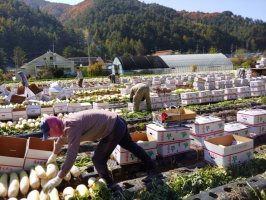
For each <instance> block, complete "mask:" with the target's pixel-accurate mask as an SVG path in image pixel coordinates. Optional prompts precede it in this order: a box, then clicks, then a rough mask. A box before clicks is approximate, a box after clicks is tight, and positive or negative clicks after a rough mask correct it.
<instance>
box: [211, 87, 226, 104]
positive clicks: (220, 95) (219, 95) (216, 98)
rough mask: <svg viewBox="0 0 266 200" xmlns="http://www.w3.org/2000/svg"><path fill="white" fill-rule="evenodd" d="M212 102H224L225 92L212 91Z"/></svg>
mask: <svg viewBox="0 0 266 200" xmlns="http://www.w3.org/2000/svg"><path fill="white" fill-rule="evenodd" d="M211 92H212V102H220V101H223V100H224V90H212V91H211Z"/></svg>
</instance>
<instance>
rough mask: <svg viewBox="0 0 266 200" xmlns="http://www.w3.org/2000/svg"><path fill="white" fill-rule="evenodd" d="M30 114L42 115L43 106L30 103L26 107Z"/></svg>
mask: <svg viewBox="0 0 266 200" xmlns="http://www.w3.org/2000/svg"><path fill="white" fill-rule="evenodd" d="M26 112H27V115H28V116H39V115H41V106H40V105H28V106H27V108H26Z"/></svg>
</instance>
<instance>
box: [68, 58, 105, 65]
mask: <svg viewBox="0 0 266 200" xmlns="http://www.w3.org/2000/svg"><path fill="white" fill-rule="evenodd" d="M68 60H71V61H74V63H75V66H86V67H87V66H89V63H90V64H94V63H96V62H101V63H103V62H104V61H103V59H102V58H101V57H90V58H88V57H75V58H68Z"/></svg>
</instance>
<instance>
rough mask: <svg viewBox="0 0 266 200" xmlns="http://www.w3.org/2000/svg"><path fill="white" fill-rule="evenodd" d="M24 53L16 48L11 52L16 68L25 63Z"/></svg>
mask: <svg viewBox="0 0 266 200" xmlns="http://www.w3.org/2000/svg"><path fill="white" fill-rule="evenodd" d="M26 60H27V58H26V53H25V52H24V51H23V49H21V48H20V47H16V48H15V49H14V51H13V61H14V63H15V65H16V67H17V68H18V67H19V66H21V65H23V64H24V63H25V62H26Z"/></svg>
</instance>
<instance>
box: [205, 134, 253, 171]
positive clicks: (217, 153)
mask: <svg viewBox="0 0 266 200" xmlns="http://www.w3.org/2000/svg"><path fill="white" fill-rule="evenodd" d="M233 141H236V144H235V145H231V144H232V142H233ZM204 144H205V149H204V159H205V160H206V161H207V162H210V163H212V164H215V165H217V166H222V167H230V166H232V165H237V164H241V163H244V162H246V161H248V160H251V159H252V158H253V152H254V145H253V140H252V139H249V138H245V137H241V136H237V135H226V136H222V137H217V138H212V139H208V140H206V141H205V142H204Z"/></svg>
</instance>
